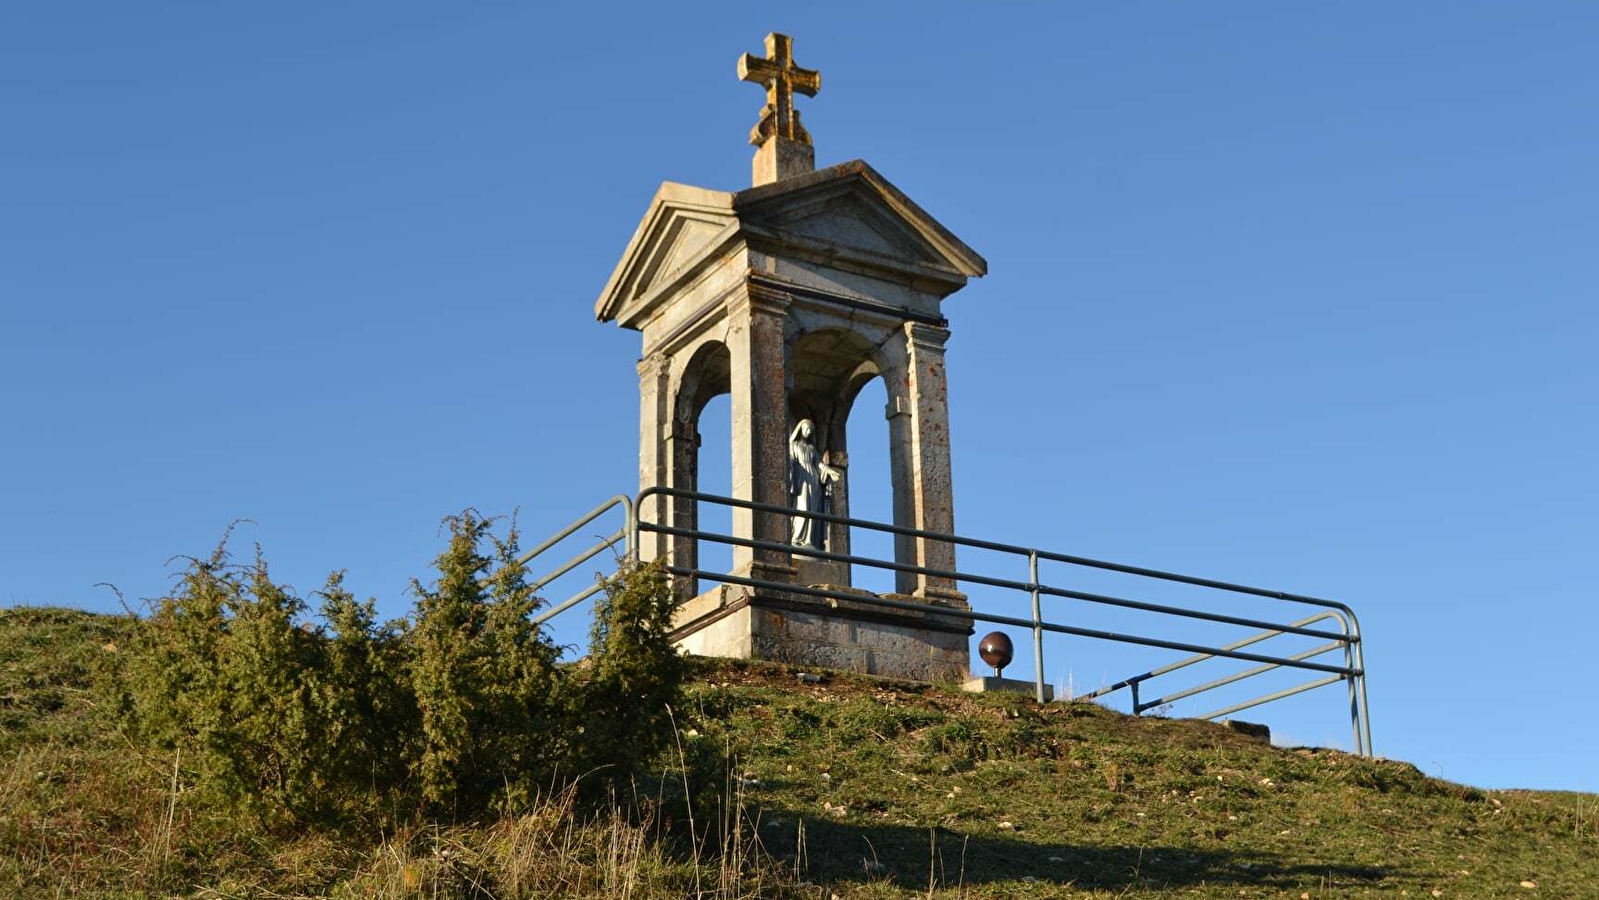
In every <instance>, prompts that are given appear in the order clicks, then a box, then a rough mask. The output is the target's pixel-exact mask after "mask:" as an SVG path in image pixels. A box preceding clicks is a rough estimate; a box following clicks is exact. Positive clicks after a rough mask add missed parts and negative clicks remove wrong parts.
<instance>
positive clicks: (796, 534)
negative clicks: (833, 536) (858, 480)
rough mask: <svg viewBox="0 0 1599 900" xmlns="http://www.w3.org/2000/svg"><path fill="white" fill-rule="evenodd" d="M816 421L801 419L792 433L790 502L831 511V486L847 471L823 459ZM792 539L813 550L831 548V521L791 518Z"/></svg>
mask: <svg viewBox="0 0 1599 900" xmlns="http://www.w3.org/2000/svg"><path fill="white" fill-rule="evenodd" d="M815 433H816V425H815V424H814V423H812V422H811V420H810V419H801V420H800V423H799V424H798V425H795V426H794V433H793V434H791V435H789V436H788V502H789V505H790V506H792V507H793V508H794V509H795V511H797V512H813V513H822V514H824V515H825V514H827V513H828V512H830V509H829V507H830V503H829V502H828V501H829V499H830V497H829V495H830V493H831V491H830V490H829V488H830V487H831V486H832V485H833V484H834V483H836V482H837V481H839V480H840V479H842V478H843V477H844V473H843V472H840V471H839V470H838V469H835V468H833V467H832V466H830V465H828V464H827V463H824V462H822V460H821V457H820V454H818V453H817V452H816V444H815V442H814V441H813V440H812V437H813V436H814V435H815ZM788 542H789V543H790V544H793V545H794V546H796V547H809V548H811V549H813V550H826V549H827V523H826V522H823V521H819V520H816V519H810V518H806V517H805V516H794V517H793V518H792V519H791V520H790V525H789V537H788Z"/></svg>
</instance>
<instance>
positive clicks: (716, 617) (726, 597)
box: [672, 560, 974, 681]
mask: <svg viewBox="0 0 1599 900" xmlns="http://www.w3.org/2000/svg"><path fill="white" fill-rule="evenodd" d="M810 562H812V563H819V562H821V561H819V560H811V561H810ZM799 563H800V560H796V565H799ZM829 564H830V563H829ZM801 571H803V568H802V569H801ZM827 587H828V588H829V589H830V590H835V591H837V592H838V593H839V594H840V596H838V597H827V598H823V597H811V596H806V595H800V594H793V593H788V592H783V591H778V590H775V589H768V588H751V587H745V586H742V585H718V586H716V587H714V588H712V589H710V590H708V591H706V592H704V593H702V594H700V595H699V596H697V597H695V598H693V599H692V600H689V601H687V602H685V603H684V604H683V605H681V606H680V607H678V610H677V614H676V615H675V616H674V618H673V625H674V631H673V634H672V640H673V642H674V643H675V644H677V646H678V647H680V648H682V649H683V650H685V651H687V652H689V653H694V654H697V655H700V656H721V657H731V658H734V659H764V660H769V661H773V662H784V663H790V664H793V665H798V666H814V667H816V668H822V669H842V670H846V671H851V672H861V673H864V674H868V675H883V676H887V677H891V678H906V679H911V680H915V681H951V680H954V681H964V680H965V679H966V678H968V677H969V673H968V672H967V666H968V664H969V661H970V655H969V653H970V651H969V649H968V644H969V642H970V640H971V636H972V633H973V631H974V629H973V628H972V624H971V622H970V621H969V620H967V619H963V618H960V617H958V616H951V615H948V614H947V613H941V607H940V606H939V605H937V604H926V605H925V606H924V607H923V608H920V609H915V610H908V609H896V608H888V607H883V606H877V605H874V604H872V603H870V602H867V601H869V600H870V599H872V598H875V597H877V595H876V594H872V593H870V592H867V591H862V590H856V589H852V588H847V587H840V586H837V585H827ZM850 595H854V596H859V597H861V598H863V599H862V600H851V599H849V597H850ZM885 599H891V600H898V601H901V602H917V601H916V598H914V597H908V596H903V595H898V594H894V595H889V596H888V597H887V598H885Z"/></svg>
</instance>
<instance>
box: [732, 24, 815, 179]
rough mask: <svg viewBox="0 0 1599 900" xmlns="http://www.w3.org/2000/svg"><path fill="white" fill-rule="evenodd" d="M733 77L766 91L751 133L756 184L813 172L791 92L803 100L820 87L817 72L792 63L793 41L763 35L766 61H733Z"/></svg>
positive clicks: (810, 153) (812, 159)
mask: <svg viewBox="0 0 1599 900" xmlns="http://www.w3.org/2000/svg"><path fill="white" fill-rule="evenodd" d="M738 77H739V79H740V80H741V81H751V82H754V83H756V84H759V85H764V86H765V87H766V106H765V107H764V108H763V109H762V110H761V119H760V121H759V122H757V123H755V127H754V128H752V129H750V143H751V144H754V145H755V146H756V147H758V148H759V149H758V150H757V151H756V154H755V164H754V176H755V177H754V182H755V184H756V185H757V186H758V185H762V184H770V183H771V182H773V181H780V180H782V179H784V178H792V177H793V176H795V175H803V174H804V173H806V172H810V171H813V170H814V169H815V168H816V154H815V151H814V150H812V149H811V135H810V133H809V132H807V131H806V130H805V126H804V125H801V124H800V115H799V110H797V109H795V108H794V92H795V91H799V92H800V93H801V94H804V95H805V96H807V97H814V96H816V92H817V91H819V90H821V89H822V73H820V72H818V71H816V70H815V69H802V68H800V67H799V66H797V65H795V64H794V39H793V38H791V37H789V36H788V35H786V34H778V33H777V32H773V33H771V34H768V35H767V36H766V58H765V59H762V58H761V57H759V56H755V55H753V54H749V53H746V54H744V55H743V56H740V57H739V59H738Z"/></svg>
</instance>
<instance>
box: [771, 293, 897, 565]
mask: <svg viewBox="0 0 1599 900" xmlns="http://www.w3.org/2000/svg"><path fill="white" fill-rule="evenodd" d="M852 324H853V323H852ZM883 337H884V336H881V335H871V334H867V333H863V330H862V329H859V328H856V329H852V328H847V327H841V326H836V325H826V326H822V327H818V328H813V329H811V330H808V331H804V332H801V333H800V334H798V335H796V336H794V337H793V338H792V339H791V340H790V343H789V348H788V377H789V384H788V407H789V409H788V413H789V414H788V427H789V428H790V429H792V428H793V427H794V426H795V425H796V424H798V422H799V420H800V419H807V418H808V419H810V420H812V421H813V422H815V423H816V427H817V434H818V445H819V449H820V450H821V451H822V454H823V460H824V461H825V462H827V463H828V464H829V465H831V466H833V467H835V468H837V469H839V470H840V471H842V472H843V473H844V477H843V478H842V479H841V481H840V482H839V483H838V484H837V485H835V487H834V494H833V512H834V513H836V514H838V515H843V516H847V515H849V513H850V509H849V491H850V481H849V450H850V446H849V432H848V424H849V416H850V411H851V410H852V409H853V407H854V405H855V398H856V397H857V396H859V394H860V392H861V390H862V388H864V387H865V386H866V385H867V384H869V383H870V382H871V381H872V379H874V378H879V377H882V378H884V379H885V381H886V375H887V372H888V366H889V365H890V364H891V360H890V355H889V354H887V353H885V352H884V350H883ZM871 449H872V451H873V452H883V453H888V454H890V455H891V452H892V448H891V447H882V448H871ZM827 546H828V549H829V550H831V551H832V552H835V553H849V552H850V532H849V527H848V526H846V525H841V524H837V523H834V524H833V525H831V526H830V527H829V528H828V533H827ZM823 570H825V571H823ZM814 577H816V578H822V579H825V580H826V581H829V582H831V583H836V584H845V585H847V584H849V583H850V582H851V578H850V573H849V567H848V566H846V565H843V564H832V566H831V568H829V567H827V566H821V567H818V571H817V572H816V573H815V575H814ZM801 580H802V581H803V580H805V577H804V574H803V573H802V575H801Z"/></svg>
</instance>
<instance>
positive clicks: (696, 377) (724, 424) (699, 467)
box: [670, 341, 733, 596]
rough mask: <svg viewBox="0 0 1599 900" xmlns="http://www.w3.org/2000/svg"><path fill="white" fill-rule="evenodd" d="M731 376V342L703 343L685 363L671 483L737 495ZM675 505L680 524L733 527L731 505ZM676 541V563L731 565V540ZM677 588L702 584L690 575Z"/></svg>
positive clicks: (717, 568) (712, 567)
mask: <svg viewBox="0 0 1599 900" xmlns="http://www.w3.org/2000/svg"><path fill="white" fill-rule="evenodd" d="M731 378H732V357H731V355H730V354H729V352H728V349H727V345H726V344H723V343H721V342H720V341H708V342H706V343H705V344H702V345H701V346H700V347H699V348H698V349H696V350H695V351H694V355H693V356H692V357H690V359H689V362H688V364H687V365H686V366H685V367H684V369H683V373H682V375H681V377H680V379H679V382H678V385H677V395H676V398H675V400H674V404H673V411H672V434H671V436H670V439H671V444H672V477H671V482H672V487H674V488H676V489H678V490H684V491H698V492H700V493H706V494H715V495H718V496H723V497H726V496H731V495H732V492H733V474H732V472H733V467H732V447H733V437H732V431H733V429H732V402H731V398H730V397H729V394H730V392H731V383H732V382H731ZM707 447H709V448H710V449H709V451H707V450H706V448H707ZM671 508H672V522H673V525H674V526H675V527H677V528H685V529H699V530H702V531H709V532H713V533H719V534H731V533H732V530H733V529H732V510H731V509H729V508H728V507H726V506H723V505H720V504H710V503H700V502H697V501H691V500H674V501H673V502H672V504H671ZM671 546H672V552H671V557H672V561H673V564H674V565H677V566H681V567H684V568H691V569H702V570H705V571H710V572H729V571H732V568H733V562H732V559H733V548H732V546H731V545H728V544H722V543H717V542H715V541H704V542H701V541H697V540H692V539H688V538H673V539H672V541H671ZM678 590H679V591H680V592H681V593H683V594H685V595H687V596H693V595H694V594H697V593H698V592H699V586H698V584H697V583H696V581H695V580H694V579H689V578H685V579H680V580H679V583H678Z"/></svg>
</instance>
